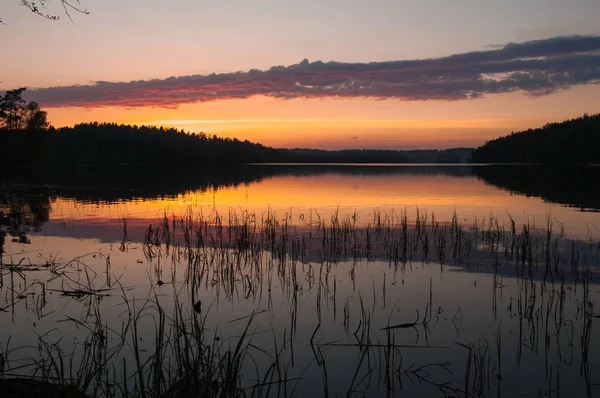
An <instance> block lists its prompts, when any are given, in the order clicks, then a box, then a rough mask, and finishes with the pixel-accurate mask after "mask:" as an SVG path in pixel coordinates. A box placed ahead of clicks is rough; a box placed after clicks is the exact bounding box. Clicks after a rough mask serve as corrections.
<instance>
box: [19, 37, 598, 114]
mask: <svg viewBox="0 0 600 398" xmlns="http://www.w3.org/2000/svg"><path fill="white" fill-rule="evenodd" d="M598 82H600V36H570V37H555V38H550V39H545V40H536V41H529V42H524V43H509V44H507V45H505V46H503V47H500V48H497V49H493V50H488V51H477V52H470V53H464V54H455V55H451V56H448V57H443V58H431V59H423V60H405V61H392V62H371V63H341V62H327V63H324V62H320V61H317V62H312V63H311V62H308V61H307V60H304V61H302V62H300V63H299V64H295V65H291V66H275V67H272V68H270V69H269V70H264V71H262V70H250V71H248V72H235V73H222V74H210V75H191V76H180V77H170V78H167V79H160V80H159V79H155V80H146V81H142V80H140V81H131V82H105V81H98V82H96V83H95V84H93V85H86V86H69V87H51V88H42V89H37V90H31V91H29V99H33V100H36V101H38V102H40V103H41V104H42V105H43V106H46V107H102V106H126V107H140V106H157V107H177V106H179V105H181V104H189V103H196V102H206V101H215V100H224V99H235V98H249V97H252V96H256V95H264V96H269V97H275V98H323V97H329V98H356V97H364V98H377V99H387V98H390V99H397V100H403V101H424V100H448V101H453V100H461V99H469V98H477V97H481V96H483V95H487V94H498V93H508V92H516V91H520V92H524V93H526V94H529V95H532V96H538V95H547V94H551V93H553V92H556V91H557V90H563V89H567V88H569V87H571V86H574V85H580V84H597V83H598Z"/></svg>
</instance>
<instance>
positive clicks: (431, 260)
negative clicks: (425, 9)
mask: <svg viewBox="0 0 600 398" xmlns="http://www.w3.org/2000/svg"><path fill="white" fill-rule="evenodd" d="M310 218H311V220H312V221H311V223H310V224H307V225H305V226H304V227H303V228H301V229H296V228H294V227H293V220H291V219H288V217H286V218H284V219H283V220H282V219H281V218H280V217H278V216H277V215H275V214H274V213H271V212H268V213H265V214H263V215H262V216H261V215H256V214H250V213H248V212H241V213H236V212H233V211H232V212H230V213H229V214H227V215H225V214H216V213H215V214H211V215H208V216H203V215H201V214H198V213H194V212H193V211H192V209H190V211H189V212H188V213H186V214H183V215H181V216H172V217H169V216H167V215H166V214H165V215H164V217H163V218H162V219H160V218H159V219H157V222H156V223H154V224H153V225H150V226H148V229H147V231H146V233H145V236H144V237H143V239H142V240H141V241H136V242H132V241H130V240H129V239H128V238H127V227H126V224H124V225H123V232H124V239H123V243H122V249H119V250H122V251H123V252H127V251H128V250H134V247H138V248H139V249H138V250H142V251H143V253H144V256H145V259H146V261H147V263H148V264H150V266H152V267H154V266H155V264H156V263H157V261H158V262H160V261H166V263H171V266H172V267H176V268H178V269H180V270H183V271H185V272H184V273H180V275H184V277H183V279H180V280H178V283H175V281H176V280H175V279H173V282H169V281H168V280H167V281H166V282H163V281H162V280H158V281H157V282H156V283H154V284H153V285H152V286H151V293H150V294H149V295H148V298H147V299H139V298H138V299H137V300H135V299H133V298H132V297H130V296H128V295H129V294H131V293H128V292H129V289H128V288H127V287H125V286H120V284H119V282H118V280H119V279H118V278H116V275H113V271H111V269H112V268H111V267H113V265H111V264H112V263H111V253H103V252H97V253H89V254H87V255H82V256H81V257H80V258H78V259H76V261H72V260H66V261H57V260H56V259H52V258H50V259H47V260H44V259H40V260H38V262H36V263H25V262H19V263H14V262H11V263H5V264H3V265H2V266H0V270H1V272H2V277H3V278H2V280H3V281H5V284H0V291H2V290H3V289H5V291H6V295H4V294H3V295H2V296H0V297H2V298H4V297H6V299H4V300H2V301H0V304H1V305H2V307H0V308H2V311H3V312H5V315H6V316H10V314H11V313H13V315H14V311H15V308H18V303H19V301H16V304H15V300H12V299H10V297H11V295H12V296H17V295H18V296H17V297H23V298H22V299H20V300H25V297H27V296H30V298H29V299H28V300H30V303H31V304H30V305H32V306H33V309H32V311H35V310H36V309H37V311H38V313H40V314H43V313H44V306H45V305H46V302H47V300H56V296H54V298H50V297H49V296H50V292H55V293H56V294H57V295H58V294H60V295H61V296H62V297H73V298H75V299H76V300H77V301H78V302H80V303H81V305H82V306H85V308H87V309H86V310H85V311H82V312H83V313H85V314H82V318H81V319H78V318H72V317H68V316H65V317H64V318H65V320H64V321H63V323H64V325H75V326H76V327H77V328H78V329H77V330H78V334H79V335H80V336H82V337H83V338H84V339H85V340H84V343H83V344H79V345H76V346H75V347H72V343H71V342H70V340H69V339H64V340H63V339H62V338H61V339H60V340H58V341H53V340H52V339H51V337H49V335H40V336H39V338H38V341H35V342H32V347H29V348H28V347H15V346H11V345H10V341H9V342H8V343H6V345H3V346H0V358H2V362H1V363H0V365H1V366H0V386H3V385H5V386H7V388H8V390H7V391H16V393H15V395H12V396H35V394H39V393H40V392H42V391H43V392H44V396H51V395H50V392H51V391H52V392H54V391H57V394H60V395H56V396H72V397H80V396H82V397H83V396H84V395H83V394H84V393H85V394H86V395H87V396H89V397H120V396H130V397H266V396H272V397H283V396H286V397H287V396H306V395H308V394H310V395H312V396H323V397H328V396H394V395H397V394H399V393H404V392H408V393H409V394H408V395H409V396H444V397H483V396H504V395H503V394H502V392H504V391H506V390H508V391H509V392H510V393H511V394H510V395H509V396H515V394H514V392H515V391H517V392H518V393H520V394H519V396H561V395H562V394H560V392H561V391H563V392H564V391H576V392H575V393H574V394H573V396H588V397H591V396H592V395H594V393H595V392H597V387H596V386H597V381H598V380H597V373H595V372H594V366H593V365H594V364H595V363H596V362H595V358H596V357H595V354H594V352H595V351H594V347H595V345H594V343H595V339H593V336H594V333H593V332H592V324H593V323H594V321H595V319H597V316H598V315H597V312H594V308H593V304H594V298H595V290H596V286H597V283H598V279H597V277H598V274H597V267H598V264H599V263H598V261H599V260H598V259H599V258H600V257H599V256H598V254H599V250H600V249H599V248H600V246H597V245H596V244H595V243H596V241H595V240H594V241H592V240H591V238H590V240H589V242H587V241H576V240H569V239H565V238H564V236H563V234H562V232H561V228H560V225H558V224H555V223H554V222H553V221H552V220H548V222H547V224H546V225H545V226H543V227H542V228H536V227H534V226H533V225H530V224H529V223H527V224H523V225H519V224H517V223H515V222H510V223H509V224H508V225H502V224H500V223H499V222H498V220H497V219H494V218H493V217H490V218H489V219H482V220H475V221H474V222H473V223H472V224H462V223H461V221H460V218H459V217H458V216H457V215H455V216H454V217H453V219H452V220H451V221H450V222H448V223H442V222H439V221H437V220H436V218H435V215H434V214H433V213H431V214H429V213H428V212H427V211H425V210H422V209H420V210H419V211H417V213H416V218H414V220H410V221H409V219H408V215H407V212H406V211H400V212H399V213H395V212H392V213H389V214H388V213H385V212H378V211H375V212H374V213H373V218H372V219H371V220H368V223H367V224H366V226H361V225H358V224H357V223H356V221H357V217H356V215H347V216H341V215H339V216H338V214H334V215H333V216H332V217H331V219H325V218H321V217H320V216H318V214H313V217H310ZM302 220H304V217H303V218H302ZM86 256H87V257H92V256H94V257H99V258H100V259H101V260H102V261H105V263H106V266H103V267H99V268H96V269H97V271H95V272H94V274H95V273H96V272H98V274H99V275H101V276H102V277H101V278H98V279H93V278H90V277H89V275H91V274H92V272H93V269H92V268H93V266H88V265H86V264H85V263H86V261H87V260H86ZM374 258H379V259H381V260H382V261H383V262H381V263H379V264H378V267H380V269H381V271H382V272H387V275H388V278H390V279H385V278H384V279H383V280H382V281H381V283H382V284H381V285H379V284H377V285H376V284H375V282H373V284H372V296H371V295H370V294H371V293H370V292H369V291H368V289H367V291H362V292H361V291H360V290H359V291H358V293H357V294H356V295H355V294H354V293H351V295H352V297H346V296H344V295H343V293H342V292H340V291H338V290H337V289H338V288H337V287H336V286H337V285H336V282H335V280H336V279H337V278H339V277H340V276H341V275H342V274H343V275H348V278H349V280H350V283H351V284H355V283H356V281H355V275H356V274H357V273H358V274H360V272H361V270H362V268H364V267H367V263H365V262H363V261H370V260H372V259H374ZM445 265H452V266H456V267H462V269H463V270H464V271H467V272H479V271H483V270H487V272H489V273H490V274H491V275H493V284H491V285H490V286H491V288H490V290H489V293H488V294H489V296H490V298H491V300H490V301H491V302H492V307H491V308H490V309H489V310H488V312H490V313H491V315H492V316H491V317H490V319H492V320H493V324H492V326H491V330H492V331H496V335H495V338H494V337H493V336H491V338H484V337H481V336H479V337H477V338H475V339H474V340H472V339H471V337H469V336H470V335H469V334H467V333H466V330H465V329H468V328H469V327H472V326H469V325H472V323H470V322H473V319H472V316H471V315H470V314H469V310H468V308H465V310H464V311H463V310H462V309H461V308H460V307H458V308H452V306H449V305H447V304H448V303H446V302H445V301H444V299H443V297H440V296H439V295H438V294H437V291H436V290H434V289H435V288H434V287H433V286H437V285H434V284H433V279H437V278H426V279H425V286H427V287H424V289H425V290H426V292H425V294H424V295H423V296H422V301H421V300H419V299H413V300H412V301H410V302H405V301H404V302H396V304H390V305H388V307H386V306H385V303H386V297H387V300H390V301H391V302H392V303H393V301H394V294H395V293H397V292H398V291H399V289H403V287H402V286H403V285H404V279H405V278H407V279H408V278H410V277H411V275H413V274H420V273H424V274H425V275H427V273H428V272H431V273H432V274H433V275H435V274H434V273H433V272H434V271H435V270H438V269H439V272H440V273H444V274H445V277H446V278H448V277H450V275H451V274H450V273H445V271H444V266H445ZM336 270H339V272H337V271H336ZM41 273H44V276H43V277H41V278H40V279H36V275H39V274H41ZM45 273H48V274H50V275H53V277H52V278H46V275H45ZM84 273H85V275H86V276H81V277H80V278H79V277H77V274H79V275H81V274H84ZM174 274H175V273H174ZM19 275H23V276H24V275H27V276H28V277H27V278H25V277H23V280H25V282H23V283H14V280H16V278H17V277H19ZM157 275H159V274H157ZM392 275H397V278H396V277H393V276H392ZM440 275H441V274H440ZM105 278H106V279H105ZM356 278H359V277H356ZM510 278H513V279H514V280H516V281H517V284H516V287H514V289H516V290H512V291H511V293H510V294H514V295H515V296H513V297H511V298H510V300H509V301H508V303H509V305H508V308H507V305H506V304H507V301H506V298H505V299H503V295H504V294H506V293H507V292H505V291H504V289H508V288H507V286H506V285H507V284H511V282H510ZM52 279H55V280H57V281H58V282H59V283H60V286H61V287H60V290H56V289H55V288H52V285H48V287H44V289H41V288H39V286H40V285H42V286H46V284H50V283H51V280H52ZM397 279H398V283H396V280H397ZM104 280H106V281H107V282H106V283H104V282H102V281H104ZM400 280H401V281H402V282H400ZM99 281H100V282H99ZM111 281H113V282H111ZM114 281H116V282H114ZM413 281H414V282H416V280H414V279H413ZM400 283H401V285H400ZM163 285H165V286H171V285H172V287H169V288H168V289H167V288H164V289H163V290H161V286H163ZM36 286H37V287H36ZM394 286H396V287H394ZM467 287H468V286H467V285H465V286H461V289H466V288H467ZM437 288H438V289H439V287H437ZM475 288H476V287H474V289H475ZM169 290H172V293H170V294H169V295H168V296H165V293H166V292H167V291H169ZM278 290H281V291H282V293H281V296H277V297H278V299H281V300H284V305H285V306H286V308H288V314H286V317H289V322H288V321H286V323H283V324H280V326H279V327H276V326H274V324H273V322H274V321H275V317H272V318H268V319H269V320H268V321H266V322H264V321H263V325H269V322H270V325H271V326H263V327H267V329H266V330H264V329H258V328H257V327H256V325H257V324H258V323H260V322H261V319H263V318H264V317H269V316H271V315H272V311H271V307H270V305H269V307H267V308H268V310H267V309H265V310H260V311H256V310H255V311H252V312H250V313H249V314H248V316H245V317H242V318H237V319H234V320H232V321H231V322H229V323H227V324H225V325H222V327H221V328H219V329H218V330H217V329H213V328H211V327H210V326H208V325H209V324H210V319H211V317H213V316H215V315H217V310H215V309H213V310H212V311H211V308H210V307H211V306H212V305H211V304H210V303H209V302H207V301H208V300H206V301H202V300H201V299H200V298H199V297H206V295H204V296H203V295H202V293H203V292H204V293H206V294H210V295H213V297H214V296H216V297H218V300H222V301H224V302H237V300H238V298H239V297H245V298H246V299H252V300H254V301H258V302H260V301H261V298H262V297H263V294H264V295H265V299H266V296H268V297H269V299H268V302H270V301H271V294H272V293H271V292H275V291H278ZM3 293H4V292H3ZM47 294H48V296H46V295H47ZM273 294H274V293H273ZM363 294H364V296H363ZM377 298H379V299H377ZM11 300H12V301H11ZM17 300H18V299H17ZM111 300H112V301H111ZM377 300H380V301H382V302H383V304H384V306H383V308H382V307H380V305H379V304H378V305H377V306H376V305H375V302H376V301H377ZM503 300H504V301H503ZM103 301H108V304H109V307H106V306H103V305H102V302H103ZM380 301H377V302H378V303H379V302H380ZM307 302H310V303H311V305H310V307H311V308H314V310H313V315H314V317H312V318H311V319H306V318H303V317H302V316H301V315H300V316H299V314H301V312H300V313H299V311H301V310H302V307H303V306H302V304H303V303H304V304H306V303H307ZM371 302H372V306H371V305H370V304H371ZM114 303H119V308H120V316H119V318H118V321H117V323H116V324H115V323H114V321H113V323H112V324H111V323H110V322H109V321H108V320H107V318H106V317H107V316H109V315H110V311H111V310H112V311H114V308H116V305H114ZM265 306H266V305H265ZM442 307H445V308H446V311H448V313H447V314H445V312H444V308H442ZM103 308H104V309H103ZM336 308H338V310H337V311H339V315H337V316H338V317H339V318H337V320H336V321H335V322H333V323H332V322H331V321H330V319H329V317H330V316H331V315H332V314H331V313H332V312H333V314H335V313H336ZM107 309H108V311H107ZM400 309H402V313H401V314H399V313H400ZM0 313H1V312H0ZM342 314H343V315H342ZM453 314H454V315H453ZM503 314H507V315H504V316H503ZM407 315H409V316H410V318H408V317H407ZM279 316H282V314H279ZM334 317H335V315H334ZM335 319H336V318H334V320H335ZM463 319H464V323H463ZM298 320H299V322H298ZM40 322H41V318H40ZM503 322H504V323H503ZM336 325H337V329H335V330H339V331H342V330H343V332H340V333H339V334H337V335H336V339H332V338H331V337H332V336H331V335H330V334H329V333H330V331H331V330H333V328H334V327H336ZM63 327H68V326H63ZM228 328H235V329H236V332H235V333H234V335H233V336H229V337H227V334H226V333H227V329H228ZM328 328H329V329H331V330H328ZM444 330H446V331H447V330H455V332H453V333H452V336H451V338H450V341H449V342H448V343H447V344H445V345H443V346H441V345H435V343H431V344H430V339H431V340H432V341H433V342H435V341H437V340H433V339H434V338H437V336H438V335H439V334H443V331H444ZM506 330H512V332H506ZM503 331H504V332H503ZM263 332H265V333H263ZM436 333H437V334H436ZM261 336H267V337H264V338H263V337H261ZM413 336H416V341H415V337H413ZM145 341H146V343H145ZM442 341H443V340H442ZM28 349H29V350H28ZM429 352H432V353H435V356H431V355H428V354H427V353H429ZM449 352H454V354H452V357H451V360H448V361H447V360H446V358H447V357H444V355H447V353H449ZM28 354H32V356H31V357H28V356H27V355H28ZM305 356H307V357H306V358H305ZM340 356H344V360H343V361H340V360H339V357H340ZM310 358H313V359H310ZM442 358H444V359H442ZM532 358H535V361H532V360H531V359H532ZM303 359H305V361H304V362H302V360H303ZM521 361H523V362H521ZM300 363H301V364H300ZM342 365H344V366H346V365H347V366H349V371H348V372H346V373H345V374H344V375H341V376H342V377H341V379H335V378H334V376H335V375H336V367H339V366H342ZM515 369H517V370H518V372H519V373H524V374H526V375H527V376H531V377H535V378H536V381H534V382H529V381H527V382H524V381H523V380H524V379H522V380H520V382H519V383H515V382H514V381H513V380H511V378H512V377H518V374H517V373H515V372H514V370H515ZM337 376H340V375H339V373H338V374H337ZM505 378H506V380H504V379H505ZM503 380H504V381H503ZM516 385H519V386H518V388H517V389H515V388H514V387H515V386H516ZM15 386H16V387H17V388H15ZM23 391H28V392H29V393H28V394H27V395H23V394H20V395H18V394H19V392H23ZM5 392H6V391H5ZM67 392H68V393H69V394H71V395H66V394H67ZM303 393H304V394H303ZM411 393H414V394H411ZM3 396H4V395H3ZM9 396H10V395H9Z"/></svg>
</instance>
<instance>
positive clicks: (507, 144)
mask: <svg viewBox="0 0 600 398" xmlns="http://www.w3.org/2000/svg"><path fill="white" fill-rule="evenodd" d="M598 148H600V114H596V115H592V116H589V115H584V116H582V117H579V118H577V119H571V120H567V121H564V122H561V123H550V124H546V125H545V126H544V127H542V128H537V129H533V130H532V129H529V130H527V131H521V132H518V133H512V134H510V135H507V136H505V137H501V138H497V139H495V140H492V141H489V142H487V143H486V144H485V145H483V146H481V147H479V148H477V149H476V150H475V151H474V152H473V155H472V158H471V160H472V162H474V163H588V164H589V163H600V152H598Z"/></svg>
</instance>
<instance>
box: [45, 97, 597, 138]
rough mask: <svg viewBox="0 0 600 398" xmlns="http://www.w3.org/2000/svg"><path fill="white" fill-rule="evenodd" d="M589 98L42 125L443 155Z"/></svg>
mask: <svg viewBox="0 0 600 398" xmlns="http://www.w3.org/2000/svg"><path fill="white" fill-rule="evenodd" d="M596 95H597V88H595V87H592V86H581V87H576V88H573V89H571V90H567V91H564V92H559V93H557V94H554V95H550V96H546V97H540V98H535V99H532V98H529V97H525V96H523V95H522V94H519V93H511V94H499V95H493V96H488V97H485V98H479V99H473V100H463V101H450V102H449V101H413V102H401V101H397V100H385V101H383V100H372V99H360V98H359V99H308V100H307V99H291V100H281V99H274V98H270V97H260V96H257V97H252V98H249V99H240V100H223V101H213V102H204V103H196V104H188V105H182V106H180V107H178V108H153V107H140V108H116V107H100V108H93V109H85V108H52V109H49V118H50V121H51V122H52V123H53V125H55V126H57V127H61V126H68V125H74V124H77V123H83V122H93V121H98V122H116V123H124V124H138V125H140V124H143V125H161V126H165V127H175V128H178V129H184V130H186V131H189V132H205V133H207V134H216V135H219V136H225V137H230V138H238V139H241V140H245V139H247V140H249V141H253V142H259V143H262V144H264V145H267V146H273V147H313V148H322V149H345V148H390V149H414V148H448V147H457V146H479V145H482V144H483V143H484V142H485V141H487V140H490V139H494V138H497V137H499V136H502V135H506V134H509V133H510V132H511V131H518V130H522V129H527V128H530V127H538V126H542V125H544V124H545V123H548V122H552V121H561V120H564V119H567V118H571V117H577V116H580V115H581V114H583V113H586V112H587V113H595V112H597V111H598V110H597V109H596V108H595V106H594V105H595V98H596ZM574 98H575V99H574Z"/></svg>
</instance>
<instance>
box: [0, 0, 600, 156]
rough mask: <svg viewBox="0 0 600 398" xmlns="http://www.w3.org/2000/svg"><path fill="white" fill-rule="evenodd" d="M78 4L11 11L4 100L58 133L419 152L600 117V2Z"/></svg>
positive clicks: (3, 42) (88, 0)
mask: <svg viewBox="0 0 600 398" xmlns="http://www.w3.org/2000/svg"><path fill="white" fill-rule="evenodd" d="M81 1H82V3H81V4H82V8H85V9H87V10H88V11H89V15H82V14H77V13H71V16H72V18H73V23H71V22H70V21H69V19H68V18H67V17H66V16H65V15H64V11H63V10H62V7H60V6H58V2H56V4H51V5H50V6H49V9H48V12H49V13H51V14H56V15H60V16H61V19H60V20H59V21H48V20H45V19H42V18H40V17H39V16H36V15H34V14H32V13H31V12H29V11H28V10H27V9H26V8H24V7H21V6H19V2H20V1H19V0H10V1H3V2H2V5H0V18H1V19H2V21H3V22H4V25H0V46H1V48H2V55H1V60H0V90H8V89H12V88H17V87H21V86H26V87H28V92H27V97H26V98H27V99H28V100H36V101H39V102H40V104H41V105H42V107H44V108H46V109H47V110H48V112H49V118H50V121H51V122H52V124H53V125H55V126H64V125H73V124H76V123H79V122H89V121H107V122H119V123H135V124H155V125H164V126H175V127H177V128H183V129H185V130H189V131H204V132H207V133H211V134H213V133H214V134H217V135H222V136H229V137H237V138H240V139H249V140H252V141H258V142H261V143H264V144H266V145H271V146H276V147H317V148H326V149H343V148H391V149H411V148H447V147H456V146H478V145H480V144H483V143H484V142H485V141H486V140H489V139H491V138H495V137H497V136H500V135H504V134H507V133H510V132H511V131H514V130H520V129H524V128H529V127H537V126H541V125H543V124H545V123H546V122H550V121H560V120H563V119H566V118H571V117H576V116H579V115H581V114H583V113H598V112H600V85H598V84H597V83H598V82H600V36H598V35H600V24H599V23H598V16H600V1H598V0H569V1H566V0H560V1H559V0H528V1H523V0H504V1H495V0H493V1H492V0H455V1H448V0H424V1H401V0H389V1H384V0H379V1H375V0H370V1H362V0H360V1H359V0H343V1H337V0H319V1H317V0H304V1H282V0H277V1H275V0H218V1H217V0H202V1H197V0H177V1H165V0H162V1H159V0H127V1H123V0H120V1H117V0H81ZM52 3H55V2H54V1H53V2H52Z"/></svg>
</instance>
